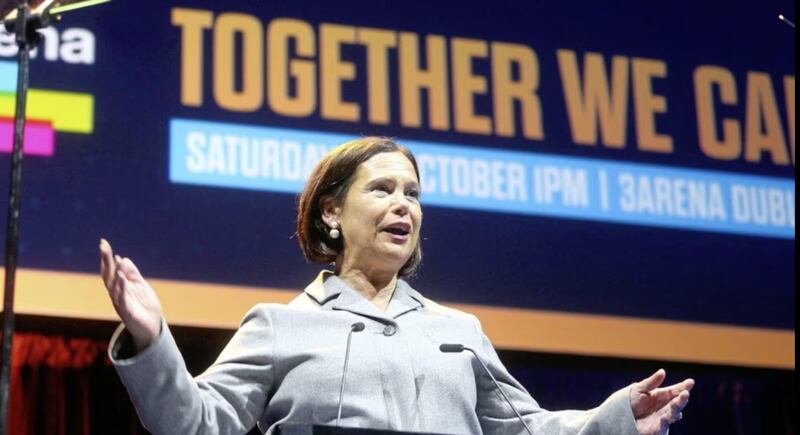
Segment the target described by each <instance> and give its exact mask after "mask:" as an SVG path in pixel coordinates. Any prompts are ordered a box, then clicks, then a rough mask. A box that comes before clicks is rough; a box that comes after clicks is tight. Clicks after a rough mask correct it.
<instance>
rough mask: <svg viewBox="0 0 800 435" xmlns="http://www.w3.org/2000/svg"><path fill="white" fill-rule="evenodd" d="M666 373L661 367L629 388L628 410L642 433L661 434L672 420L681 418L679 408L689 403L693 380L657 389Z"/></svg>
mask: <svg viewBox="0 0 800 435" xmlns="http://www.w3.org/2000/svg"><path fill="white" fill-rule="evenodd" d="M666 376H667V373H666V372H665V371H664V369H659V370H658V371H656V372H655V373H653V374H652V375H650V377H649V378H647V379H644V380H643V381H641V382H637V383H635V384H633V386H632V387H631V409H632V410H633V416H634V418H636V429H637V430H638V431H639V433H640V434H642V435H664V434H666V433H667V430H668V429H669V426H670V425H671V424H672V423H675V422H676V421H678V420H680V419H681V418H683V413H682V412H681V410H682V409H683V408H684V407H685V406H686V404H687V403H689V391H690V390H691V389H692V387H694V380H693V379H686V380H684V381H683V382H680V383H677V384H674V385H670V386H668V387H662V388H659V386H660V385H661V384H662V383H663V382H664V378H666Z"/></svg>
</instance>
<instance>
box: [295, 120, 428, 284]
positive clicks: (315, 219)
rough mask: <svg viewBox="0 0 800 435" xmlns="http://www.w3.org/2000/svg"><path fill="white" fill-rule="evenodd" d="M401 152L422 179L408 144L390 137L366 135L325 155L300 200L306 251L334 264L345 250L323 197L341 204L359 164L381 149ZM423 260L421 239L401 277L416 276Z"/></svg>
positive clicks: (315, 258)
mask: <svg viewBox="0 0 800 435" xmlns="http://www.w3.org/2000/svg"><path fill="white" fill-rule="evenodd" d="M391 152H401V153H403V155H405V156H406V157H408V160H410V161H411V164H412V165H413V166H414V172H416V174H417V179H418V180H419V168H417V160H416V159H415V158H414V155H413V154H411V151H409V150H408V148H406V147H404V146H401V145H398V144H396V143H394V142H393V141H392V140H391V139H389V138H386V137H377V136H370V137H362V138H359V139H356V140H352V141H350V142H346V143H344V144H342V145H339V146H338V147H336V148H334V149H333V150H331V152H329V153H328V154H326V155H325V157H323V158H322V160H321V161H320V162H319V163H318V164H317V166H316V167H315V168H314V170H313V171H312V172H311V175H310V176H309V177H308V182H306V187H305V189H303V192H302V193H301V194H300V196H299V199H298V203H297V241H298V242H299V243H300V249H302V250H303V255H305V256H306V258H308V259H309V260H311V261H315V262H317V263H324V264H330V263H335V262H336V257H338V256H339V254H341V253H342V250H343V249H344V244H343V242H342V239H341V238H339V239H332V238H331V237H330V236H329V235H328V226H327V225H325V222H323V221H322V208H321V200H322V199H323V198H326V197H329V198H331V199H333V201H334V202H335V203H336V204H341V203H342V202H343V201H344V197H345V195H346V194H347V190H348V189H349V188H350V184H351V183H352V181H353V175H355V173H356V170H357V169H358V167H359V165H361V164H362V163H364V162H366V161H367V160H369V159H370V157H372V156H374V155H376V154H379V153H391ZM421 262H422V248H421V247H420V240H419V239H418V240H417V246H415V247H414V252H413V253H412V254H411V257H409V258H408V261H406V264H404V265H403V267H402V268H400V272H399V273H398V275H399V276H400V277H401V278H407V277H410V276H413V275H414V273H415V272H416V270H417V268H418V267H419V264H420V263H421Z"/></svg>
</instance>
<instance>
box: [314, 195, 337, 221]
mask: <svg viewBox="0 0 800 435" xmlns="http://www.w3.org/2000/svg"><path fill="white" fill-rule="evenodd" d="M319 209H320V214H321V215H322V221H323V222H325V225H327V226H329V227H331V228H334V227H337V226H338V225H339V214H341V212H342V209H341V208H339V207H338V206H337V205H336V202H335V201H334V200H333V198H332V197H330V196H325V197H323V198H322V199H320V200H319Z"/></svg>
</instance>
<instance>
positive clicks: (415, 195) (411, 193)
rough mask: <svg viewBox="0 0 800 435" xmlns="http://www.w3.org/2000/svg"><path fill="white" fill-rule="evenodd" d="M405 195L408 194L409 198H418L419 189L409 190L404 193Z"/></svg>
mask: <svg viewBox="0 0 800 435" xmlns="http://www.w3.org/2000/svg"><path fill="white" fill-rule="evenodd" d="M406 196H408V197H409V198H414V199H418V198H419V190H409V191H408V192H407V193H406Z"/></svg>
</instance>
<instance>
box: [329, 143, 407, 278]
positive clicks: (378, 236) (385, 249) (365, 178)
mask: <svg viewBox="0 0 800 435" xmlns="http://www.w3.org/2000/svg"><path fill="white" fill-rule="evenodd" d="M419 193H420V186H419V180H418V179H417V174H416V172H415V171H414V166H413V165H412V164H411V161H410V160H408V158H407V157H406V156H405V155H404V154H403V153H401V152H390V153H379V154H376V155H374V156H372V157H371V158H369V160H367V161H365V162H364V163H362V164H361V165H360V166H359V167H358V169H357V170H356V173H355V175H354V178H353V181H352V183H351V184H350V188H349V189H348V191H347V193H346V194H345V198H344V201H343V202H342V204H341V205H340V206H339V207H334V209H333V210H332V213H330V212H326V213H325V220H326V223H327V224H328V225H330V224H331V222H332V221H329V219H330V218H331V217H332V216H333V218H334V219H335V221H336V222H338V224H339V228H340V231H341V233H342V236H343V241H344V258H343V261H342V264H341V265H340V266H342V267H350V268H356V269H359V270H362V271H364V272H369V271H380V270H382V271H387V270H392V269H393V271H394V273H397V271H399V270H400V268H401V267H403V265H404V264H405V263H406V261H407V260H408V258H409V257H410V256H411V254H412V253H413V252H414V248H415V247H416V246H417V241H418V240H419V230H420V225H421V224H422V208H421V207H420V204H419Z"/></svg>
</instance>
